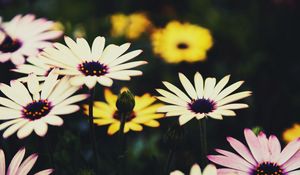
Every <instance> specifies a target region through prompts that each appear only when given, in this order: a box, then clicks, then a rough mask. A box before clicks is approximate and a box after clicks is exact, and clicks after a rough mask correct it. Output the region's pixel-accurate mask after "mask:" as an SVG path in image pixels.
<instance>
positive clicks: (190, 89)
mask: <svg viewBox="0 0 300 175" xmlns="http://www.w3.org/2000/svg"><path fill="white" fill-rule="evenodd" d="M179 79H180V82H181V84H182V86H183V87H184V89H185V91H186V92H187V93H188V94H189V96H190V97H191V98H192V99H197V93H196V91H195V88H194V87H193V85H192V83H191V82H190V81H189V80H188V79H187V78H186V76H185V75H184V74H182V73H179Z"/></svg>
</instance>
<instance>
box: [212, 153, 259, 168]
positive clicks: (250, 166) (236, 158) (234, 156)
mask: <svg viewBox="0 0 300 175" xmlns="http://www.w3.org/2000/svg"><path fill="white" fill-rule="evenodd" d="M216 151H217V152H218V153H220V154H223V155H224V156H226V157H228V158H230V159H232V161H235V162H239V163H241V164H243V165H244V166H246V167H248V168H253V167H254V166H253V165H251V164H250V163H249V162H247V161H245V159H243V158H241V157H240V156H238V155H236V154H234V153H232V152H229V151H225V150H222V149H216Z"/></svg>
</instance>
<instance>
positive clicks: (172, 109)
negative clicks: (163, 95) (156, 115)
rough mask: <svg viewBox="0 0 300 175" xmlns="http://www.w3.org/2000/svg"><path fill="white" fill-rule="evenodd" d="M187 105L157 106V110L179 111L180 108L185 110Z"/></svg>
mask: <svg viewBox="0 0 300 175" xmlns="http://www.w3.org/2000/svg"><path fill="white" fill-rule="evenodd" d="M185 109H186V107H182V106H177V105H165V106H162V107H159V108H157V110H156V112H171V111H178V110H185Z"/></svg>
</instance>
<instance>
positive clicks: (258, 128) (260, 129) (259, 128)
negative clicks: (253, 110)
mask: <svg viewBox="0 0 300 175" xmlns="http://www.w3.org/2000/svg"><path fill="white" fill-rule="evenodd" d="M263 130H264V129H263V128H262V127H260V126H255V127H253V128H252V131H253V132H254V134H255V135H258V134H259V133H260V132H262V131H263Z"/></svg>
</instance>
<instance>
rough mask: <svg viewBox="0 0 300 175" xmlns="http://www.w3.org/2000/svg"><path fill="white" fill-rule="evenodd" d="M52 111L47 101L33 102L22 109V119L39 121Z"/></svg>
mask: <svg viewBox="0 0 300 175" xmlns="http://www.w3.org/2000/svg"><path fill="white" fill-rule="evenodd" d="M51 109H52V106H51V103H50V102H48V100H39V101H33V102H31V103H29V104H28V105H27V106H25V107H24V109H23V110H22V113H23V117H24V118H27V119H29V120H36V119H40V118H42V117H44V116H46V115H47V114H49V112H50V110H51Z"/></svg>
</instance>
